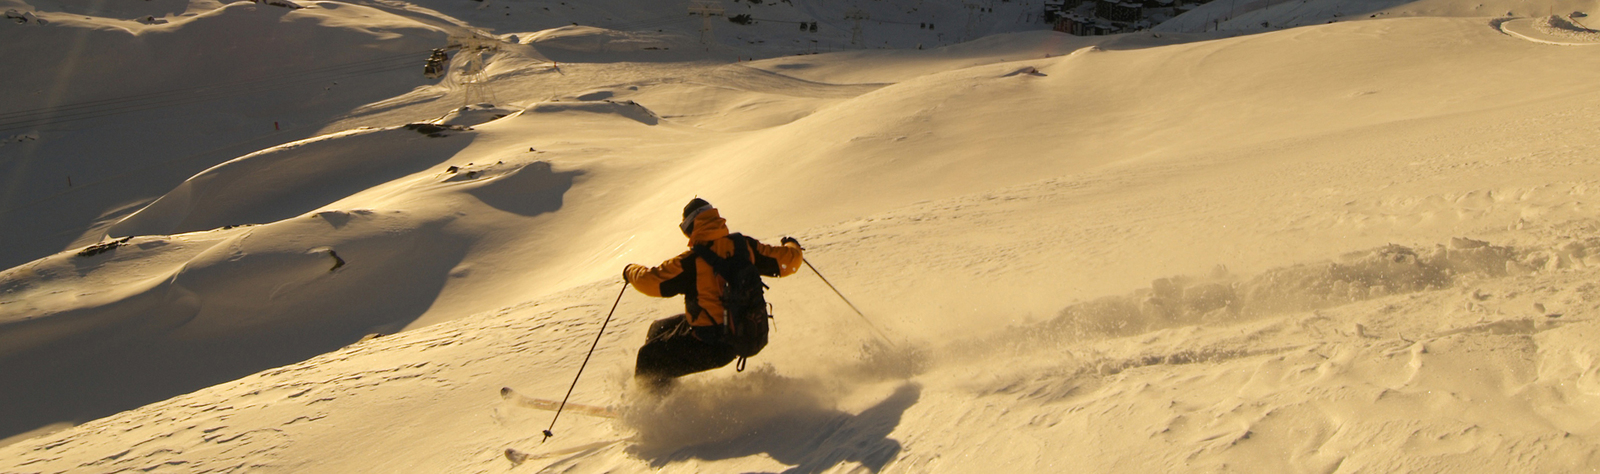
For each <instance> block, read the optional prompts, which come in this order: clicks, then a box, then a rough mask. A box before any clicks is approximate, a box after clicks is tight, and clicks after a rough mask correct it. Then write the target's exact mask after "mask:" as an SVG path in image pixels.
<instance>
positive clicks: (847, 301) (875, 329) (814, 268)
mask: <svg viewBox="0 0 1600 474" xmlns="http://www.w3.org/2000/svg"><path fill="white" fill-rule="evenodd" d="M801 261H803V262H806V266H807V267H811V273H815V274H817V278H821V279H822V282H823V283H826V284H827V285H828V288H829V289H831V290H833V294H835V295H839V299H841V300H844V304H847V305H850V309H852V310H855V312H856V315H857V316H861V320H862V321H865V322H866V323H867V327H869V328H872V333H873V334H876V335H877V336H878V339H882V340H883V343H884V344H888V345H889V347H894V342H891V341H890V340H889V337H888V336H884V335H883V331H879V330H878V326H877V325H874V324H872V320H871V319H867V315H866V314H865V313H862V312H861V309H860V308H857V307H856V305H855V303H851V302H850V298H845V297H844V293H840V292H839V288H837V287H834V286H833V283H832V282H829V281H828V277H825V276H822V272H819V271H817V266H816V265H812V264H811V261H810V260H806V259H805V258H804V257H802V258H801Z"/></svg>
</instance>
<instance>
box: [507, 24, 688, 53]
mask: <svg viewBox="0 0 1600 474" xmlns="http://www.w3.org/2000/svg"><path fill="white" fill-rule="evenodd" d="M681 39H682V38H681V37H680V36H678V35H673V34H663V33H656V32H638V31H617V30H610V29H605V28H596V27H593V26H577V25H574V26H563V27H560V28H552V29H548V30H544V31H540V32H537V33H533V34H529V35H525V36H521V37H519V39H518V42H520V43H522V44H531V45H534V46H535V47H538V48H539V49H540V50H546V49H560V50H566V51H568V52H582V53H625V52H637V51H664V50H669V49H672V48H673V47H675V46H677V45H678V44H679V42H680V41H681Z"/></svg>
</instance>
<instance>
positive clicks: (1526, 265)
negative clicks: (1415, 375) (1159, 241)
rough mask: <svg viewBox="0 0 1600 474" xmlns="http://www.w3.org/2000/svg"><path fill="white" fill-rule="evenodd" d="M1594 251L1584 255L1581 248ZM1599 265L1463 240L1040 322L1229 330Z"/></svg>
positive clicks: (1168, 289)
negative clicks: (1472, 282)
mask: <svg viewBox="0 0 1600 474" xmlns="http://www.w3.org/2000/svg"><path fill="white" fill-rule="evenodd" d="M1591 248H1593V249H1595V251H1594V252H1590V250H1589V249H1591ZM1585 266H1600V237H1595V238H1589V239H1585V240H1574V241H1570V242H1564V243H1562V244H1560V245H1559V246H1556V247H1552V248H1531V249H1528V248H1523V249H1518V248H1513V247H1506V246H1496V245H1489V244H1488V243H1487V242H1482V241H1476V240H1472V239H1466V238H1456V239H1453V240H1452V242H1451V244H1450V245H1449V246H1446V245H1442V244H1441V245H1438V246H1435V247H1432V248H1422V249H1413V248H1408V247H1404V246H1400V245H1389V246H1385V247H1382V248H1377V249H1373V250H1370V251H1365V252H1355V253H1351V254H1348V255H1345V256H1344V257H1342V258H1341V259H1339V260H1338V261H1334V262H1327V263H1320V264H1305V265H1296V266H1293V267H1287V268H1278V269H1272V270H1268V271H1267V272H1264V273H1262V274H1260V275H1256V276H1253V277H1250V278H1245V279H1241V278H1238V277H1234V276H1230V275H1227V272H1226V270H1223V269H1222V268H1220V267H1219V268H1218V271H1217V273H1216V274H1215V275H1212V276H1207V277H1171V278H1161V279H1157V280H1155V281H1153V282H1152V283H1151V285H1150V287H1149V288H1147V289H1142V290H1140V291H1138V292H1135V293H1133V294H1131V295H1125V296H1115V297H1106V298H1100V299H1096V300H1094V301H1089V302H1085V303H1081V304H1077V305H1073V306H1070V307H1068V308H1065V309H1063V310H1061V313H1060V314H1059V315H1058V316H1057V317H1056V319H1054V320H1053V321H1051V322H1049V323H1047V324H1046V326H1047V327H1051V328H1054V329H1053V330H1055V331H1064V332H1066V333H1067V334H1070V335H1072V336H1073V337H1118V336H1128V335H1133V334H1142V333H1146V332H1150V331H1154V330H1157V329H1163V328H1170V327H1176V326H1187V325H1194V324H1231V323H1235V322H1238V321H1244V320H1251V319H1257V318H1261V317H1266V316H1272V315H1281V314H1286V313H1295V312H1302V311H1312V310H1317V309H1322V308H1328V307H1333V306H1342V305H1347V304H1351V303H1355V302H1360V301H1366V300H1370V299H1375V298H1383V297H1387V296H1391V295H1397V294H1410V293H1417V292H1422V291H1432V290H1441V289H1445V288H1450V287H1454V286H1456V285H1457V284H1458V283H1457V282H1459V281H1461V280H1464V279H1482V278H1501V277H1507V276H1521V275H1527V274H1529V273H1532V272H1536V271H1555V270H1559V269H1563V268H1572V267H1580V268H1581V267H1585Z"/></svg>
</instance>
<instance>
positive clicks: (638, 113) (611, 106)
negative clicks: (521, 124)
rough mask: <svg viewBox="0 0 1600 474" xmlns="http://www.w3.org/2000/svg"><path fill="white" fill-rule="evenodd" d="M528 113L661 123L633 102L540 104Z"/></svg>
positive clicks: (653, 113)
mask: <svg viewBox="0 0 1600 474" xmlns="http://www.w3.org/2000/svg"><path fill="white" fill-rule="evenodd" d="M527 112H528V113H532V114H565V113H573V112H580V113H588V114H598V115H608V116H616V117H621V118H626V119H628V120H633V121H635V122H639V123H642V124H645V125H655V124H658V123H661V119H660V117H657V116H656V114H655V112H652V111H650V109H647V108H645V106H643V105H639V104H638V103H637V102H634V101H631V100H609V99H607V100H598V101H584V102H540V103H538V104H534V105H533V106H532V107H529V108H528V110H527Z"/></svg>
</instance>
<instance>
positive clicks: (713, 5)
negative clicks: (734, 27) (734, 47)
mask: <svg viewBox="0 0 1600 474" xmlns="http://www.w3.org/2000/svg"><path fill="white" fill-rule="evenodd" d="M689 14H690V15H700V44H705V45H709V44H711V42H712V41H714V40H716V36H715V35H712V34H711V17H714V16H724V15H726V14H727V10H723V9H722V2H718V1H715V0H693V1H691V2H689Z"/></svg>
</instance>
